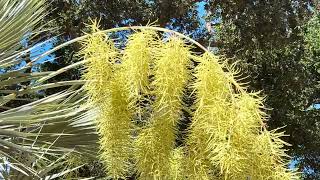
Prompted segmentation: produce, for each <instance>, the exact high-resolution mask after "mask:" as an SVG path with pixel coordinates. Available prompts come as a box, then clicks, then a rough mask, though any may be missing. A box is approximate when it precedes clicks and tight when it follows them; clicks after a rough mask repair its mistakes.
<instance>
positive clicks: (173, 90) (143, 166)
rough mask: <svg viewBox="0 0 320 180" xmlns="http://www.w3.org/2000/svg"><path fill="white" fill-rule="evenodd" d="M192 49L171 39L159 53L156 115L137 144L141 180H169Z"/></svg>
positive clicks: (175, 39)
mask: <svg viewBox="0 0 320 180" xmlns="http://www.w3.org/2000/svg"><path fill="white" fill-rule="evenodd" d="M189 54H190V53H189V47H187V46H186V45H185V44H184V42H183V41H182V40H180V39H177V38H172V39H170V40H169V41H168V42H167V43H165V44H164V45H163V46H162V47H160V48H159V50H158V52H156V54H155V56H156V60H155V67H154V82H153V83H152V85H153V86H154V92H153V93H154V95H155V96H156V100H155V102H154V104H153V108H154V109H153V114H152V115H151V120H150V123H149V124H148V125H147V127H146V128H145V129H143V130H142V132H141V134H140V135H139V136H138V139H137V141H136V147H137V154H136V157H137V169H138V172H139V173H140V174H141V178H142V179H168V178H169V177H170V164H169V161H170V157H171V156H172V153H173V150H174V148H175V139H176V133H177V124H178V122H179V119H180V113H181V112H180V111H181V107H182V104H181V98H182V96H183V90H184V87H185V85H186V82H187V81H188V77H189V72H188V70H187V65H188V64H189Z"/></svg>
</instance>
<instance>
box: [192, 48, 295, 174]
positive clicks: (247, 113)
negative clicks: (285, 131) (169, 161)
mask: <svg viewBox="0 0 320 180" xmlns="http://www.w3.org/2000/svg"><path fill="white" fill-rule="evenodd" d="M222 69H223V66H221V65H220V64H219V63H218V61H217V59H216V58H215V57H214V56H211V55H208V54H205V55H204V56H202V58H201V61H200V65H199V66H198V67H197V68H196V71H197V72H196V75H195V76H196V78H197V82H196V83H195V84H194V88H195V90H196V93H197V104H196V108H197V109H196V111H195V113H194V116H193V122H192V125H191V129H190V132H191V133H190V136H189V139H188V148H189V150H188V153H187V156H188V163H189V164H188V166H187V167H188V170H187V172H190V173H189V178H190V179H212V177H215V178H218V179H219V178H222V179H232V180H233V179H234V180H236V179H274V180H276V179H279V178H280V177H281V178H280V179H288V180H289V179H296V178H297V176H296V174H294V173H292V172H289V171H288V170H287V169H286V168H285V166H286V163H285V162H281V161H279V160H281V159H283V158H284V157H285V156H286V154H285V152H284V150H283V149H282V148H283V145H285V143H284V142H282V141H281V140H280V139H279V137H281V136H282V135H281V134H277V133H275V132H269V131H266V130H265V128H264V122H263V121H264V120H265V119H266V118H265V114H264V113H263V112H262V111H261V109H263V106H262V99H261V98H259V97H258V96H257V93H245V92H243V91H239V92H237V87H233V86H232V82H233V81H234V80H233V73H232V72H230V73H225V72H223V70H222ZM263 140H264V142H263V143H261V141H263ZM264 158H266V159H264Z"/></svg>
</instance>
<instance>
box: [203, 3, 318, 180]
mask: <svg viewBox="0 0 320 180" xmlns="http://www.w3.org/2000/svg"><path fill="white" fill-rule="evenodd" d="M316 5H317V3H316V1H309V0H303V1H289V0H281V1H271V0H266V1H260V0H256V1H241V0H240V1H232V2H231V1H219V0H218V1H210V3H209V6H208V7H207V8H208V10H209V11H210V12H211V16H210V18H212V19H211V20H213V25H212V26H215V27H216V28H215V30H216V32H217V33H218V36H215V39H213V42H212V43H211V44H212V45H213V46H216V47H218V48H219V53H221V54H225V55H227V57H230V58H234V59H236V60H239V61H240V63H239V67H241V69H242V70H243V76H248V77H249V79H250V83H249V87H250V89H253V90H262V91H263V94H265V95H266V103H265V104H266V107H267V108H270V111H269V112H270V120H269V122H268V126H269V128H271V129H273V128H276V127H281V126H285V130H286V132H287V133H288V134H290V137H288V138H287V139H286V140H287V141H288V142H289V143H290V144H292V146H291V147H290V152H289V154H290V155H292V156H294V157H296V160H297V161H296V163H297V167H299V168H300V169H301V170H302V171H304V172H305V178H306V179H308V178H309V179H319V178H320V167H319V160H320V159H319V158H320V149H319V147H320V141H319V140H320V139H319V135H320V134H319V132H320V131H319V122H320V119H319V117H320V114H319V113H320V112H319V110H317V109H315V108H313V106H314V105H315V104H316V103H318V102H319V100H318V98H319V83H318V82H319V73H318V72H317V66H318V59H319V56H318V54H317V52H318V50H317V47H318V46H317V42H318V41H319V38H318V36H319V32H318V30H317V29H318V26H317V24H318V20H316V19H317V18H314V19H313V20H311V21H310V22H309V23H308V21H309V19H310V18H311V16H312V13H313V12H316V11H317V6H316ZM210 18H209V19H210ZM216 19H218V21H217V20H216ZM230 61H232V60H230Z"/></svg>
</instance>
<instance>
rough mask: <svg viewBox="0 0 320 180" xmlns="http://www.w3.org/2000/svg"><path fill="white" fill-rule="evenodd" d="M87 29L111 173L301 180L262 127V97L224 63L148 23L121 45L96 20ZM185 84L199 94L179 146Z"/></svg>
mask: <svg viewBox="0 0 320 180" xmlns="http://www.w3.org/2000/svg"><path fill="white" fill-rule="evenodd" d="M91 28H92V31H93V33H92V34H90V35H89V36H88V38H87V39H86V40H84V41H83V49H82V51H81V55H82V56H83V57H84V59H85V60H86V70H85V72H84V76H83V77H84V79H85V80H87V81H88V82H87V83H86V85H85V88H86V90H87V92H88V95H89V97H90V98H89V99H90V101H89V103H90V104H91V105H92V106H93V107H96V108H97V109H98V113H99V115H98V117H97V123H96V124H97V131H98V134H99V136H100V141H99V143H100V151H101V152H100V157H101V160H102V161H103V162H104V164H105V167H106V172H107V174H108V175H109V176H110V177H111V178H115V179H118V178H126V177H128V176H130V175H132V174H133V173H137V174H138V177H139V179H177V180H178V179H179V180H180V179H181V180H182V179H192V180H193V179H208V180H209V179H230V180H236V179H251V180H261V179H270V180H286V179H287V180H290V179H298V175H297V173H295V172H292V171H290V170H288V169H287V164H288V160H287V159H288V158H287V155H286V153H285V150H284V146H285V145H288V144H286V143H285V142H283V141H282V140H281V137H282V136H283V133H277V132H276V131H275V130H274V131H268V130H267V129H266V127H265V125H264V123H265V120H266V119H267V118H266V114H265V113H264V112H263V108H264V107H263V103H262V101H263V99H262V98H260V97H259V94H258V93H247V92H245V90H244V88H242V87H241V85H240V84H238V83H236V81H235V75H236V72H235V71H234V70H232V69H233V68H232V67H230V66H228V65H226V64H227V63H225V62H221V60H220V59H219V58H218V57H216V56H213V55H212V54H210V53H208V52H207V53H204V54H202V55H197V54H196V53H192V51H191V48H192V47H190V46H189V45H186V43H185V42H184V41H183V40H182V39H180V38H178V37H175V36H172V37H170V38H168V39H167V40H163V39H161V38H160V36H159V34H158V32H156V31H152V30H147V29H143V30H141V31H138V32H134V33H133V34H132V35H130V36H129V38H128V42H127V44H126V47H125V48H124V49H123V50H122V51H121V50H118V49H117V48H116V47H115V45H114V43H113V41H112V40H111V39H109V38H108V37H107V36H106V35H105V34H104V33H102V32H101V31H99V30H98V28H97V25H96V24H94V25H92V26H91ZM192 61H194V64H195V65H194V66H195V67H193V66H190V65H191V62H192ZM226 70H228V71H226ZM186 88H190V89H192V91H193V96H194V97H195V99H196V100H195V103H194V104H193V108H191V110H190V112H191V116H192V117H191V118H192V121H191V123H190V126H189V127H188V129H187V132H186V134H187V138H186V139H183V142H184V143H183V145H182V146H181V147H178V146H177V144H176V140H177V133H178V127H179V125H180V124H181V123H182V122H181V121H180V120H181V118H182V115H181V114H182V109H184V108H186V107H185V106H186V105H185V104H184V103H183V101H182V99H183V98H184V97H185V96H186V93H185V89H186Z"/></svg>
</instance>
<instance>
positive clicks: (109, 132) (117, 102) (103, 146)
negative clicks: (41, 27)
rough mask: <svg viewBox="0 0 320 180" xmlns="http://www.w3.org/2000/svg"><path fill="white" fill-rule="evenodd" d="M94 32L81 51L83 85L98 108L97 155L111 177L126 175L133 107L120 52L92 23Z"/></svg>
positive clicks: (116, 177) (130, 142) (93, 104)
mask: <svg viewBox="0 0 320 180" xmlns="http://www.w3.org/2000/svg"><path fill="white" fill-rule="evenodd" d="M92 28H93V32H94V33H95V34H94V35H90V36H89V37H88V38H87V39H86V40H84V42H83V43H84V44H85V46H84V48H83V50H82V52H81V53H82V54H83V56H84V58H85V60H86V62H87V63H86V72H85V74H84V78H85V80H88V83H87V84H86V86H85V88H86V90H87V91H88V94H89V96H90V101H91V102H90V103H91V105H92V107H93V108H97V111H98V117H97V120H96V124H97V131H98V134H99V136H100V140H99V143H100V158H101V160H102V162H103V163H104V165H105V167H106V172H107V173H108V175H109V176H110V177H112V178H115V179H118V178H125V177H126V176H128V175H129V173H130V172H129V171H130V163H129V161H130V153H131V151H132V136H131V134H132V129H133V127H132V126H133V125H132V123H131V118H132V108H131V107H130V106H131V104H130V103H129V92H128V90H127V88H126V86H125V82H126V78H125V77H124V76H123V73H121V72H122V70H121V67H119V64H117V63H116V60H117V59H118V58H119V57H118V56H119V53H118V51H117V50H116V48H115V47H114V44H113V42H112V41H111V40H110V39H108V37H107V36H106V35H105V34H104V33H101V32H99V30H98V28H97V27H96V26H94V25H93V26H92Z"/></svg>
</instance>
